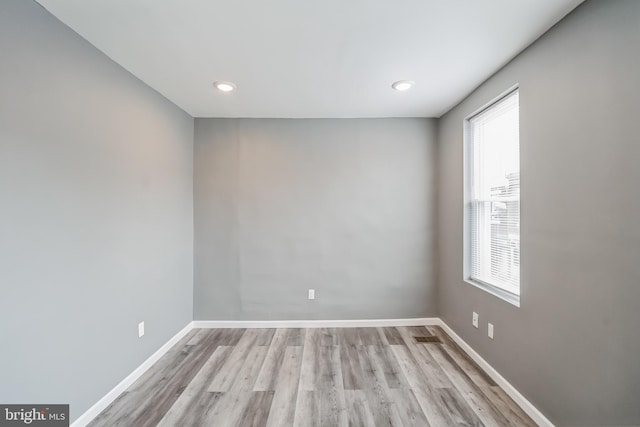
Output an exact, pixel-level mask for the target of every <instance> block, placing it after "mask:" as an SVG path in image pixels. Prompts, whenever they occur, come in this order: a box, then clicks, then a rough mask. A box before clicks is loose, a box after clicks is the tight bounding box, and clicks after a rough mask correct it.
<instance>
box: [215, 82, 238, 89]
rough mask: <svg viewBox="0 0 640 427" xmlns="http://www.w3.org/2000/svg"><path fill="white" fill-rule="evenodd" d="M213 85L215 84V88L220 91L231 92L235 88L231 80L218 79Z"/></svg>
mask: <svg viewBox="0 0 640 427" xmlns="http://www.w3.org/2000/svg"><path fill="white" fill-rule="evenodd" d="M213 86H215V88H216V89H218V90H219V91H220V92H231V91H233V90H235V89H236V85H234V84H233V83H231V82H223V81H219V82H215V83H214V84H213Z"/></svg>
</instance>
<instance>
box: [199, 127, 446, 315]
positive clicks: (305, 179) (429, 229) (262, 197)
mask: <svg viewBox="0 0 640 427" xmlns="http://www.w3.org/2000/svg"><path fill="white" fill-rule="evenodd" d="M435 131H436V128H435V121H434V120H429V119H335V120H332V119H328V120H277V119H264V120H262V119H196V125H195V174H194V188H195V190H194V194H195V207H194V213H195V222H194V224H195V289H194V301H195V304H194V314H195V318H196V319H200V320H211V319H214V320H218V319H243V320H246V319H263V320H268V319H371V318H407V317H422V316H434V315H436V308H435V296H434V281H433V262H432V255H433V254H432V247H433V239H434V234H433V228H434V223H433V216H434V209H435V208H434V203H433V197H434V159H435V153H434V144H435ZM308 288H313V289H315V290H316V300H314V301H310V300H307V289H308Z"/></svg>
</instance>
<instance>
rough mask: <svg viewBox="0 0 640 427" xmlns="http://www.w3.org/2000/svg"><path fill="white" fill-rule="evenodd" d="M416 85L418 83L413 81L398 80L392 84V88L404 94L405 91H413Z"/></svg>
mask: <svg viewBox="0 0 640 427" xmlns="http://www.w3.org/2000/svg"><path fill="white" fill-rule="evenodd" d="M414 84H416V82H412V81H411V80H398V81H397V82H395V83H394V84H392V85H391V87H392V88H394V89H395V90H399V91H400V92H404V91H405V90H409V89H411V88H412V87H413V85H414Z"/></svg>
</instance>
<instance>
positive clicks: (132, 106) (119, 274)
mask: <svg viewBox="0 0 640 427" xmlns="http://www.w3.org/2000/svg"><path fill="white" fill-rule="evenodd" d="M0 52H1V53H2V60H1V61H0V291H1V292H2V296H1V297H0V342H1V343H2V344H1V348H2V349H1V350H0V402H3V403H70V404H71V414H72V418H76V417H77V416H79V415H80V414H81V413H82V412H84V411H85V410H86V409H88V408H89V407H90V406H91V405H92V404H94V403H95V402H96V401H97V400H98V399H99V398H101V397H102V396H104V394H105V393H106V392H108V391H109V390H110V389H111V388H113V387H114V386H115V385H116V384H117V383H118V382H119V381H120V380H122V379H123V378H124V377H125V376H126V375H128V374H129V373H131V371H133V369H134V368H136V367H137V366H138V365H139V364H140V363H142V362H143V361H144V360H145V359H146V358H147V357H148V356H150V355H151V354H152V353H153V352H154V351H155V350H157V349H158V348H159V347H160V346H161V345H162V344H164V343H165V342H166V341H167V340H168V339H169V338H170V337H171V336H173V335H174V334H175V333H176V332H178V331H179V330H180V329H182V328H183V327H184V326H185V325H187V323H188V322H189V321H191V319H192V295H193V294H192V283H193V267H192V266H193V257H192V253H193V237H192V236H193V234H192V233H193V219H192V218H193V216H192V215H193V204H192V201H193V197H192V195H193V192H192V176H193V174H192V173H193V163H192V161H193V148H192V147H193V146H192V141H193V119H192V118H191V117H190V116H188V115H187V114H185V113H184V112H183V111H181V110H179V109H178V108H177V107H175V106H174V105H173V104H171V103H170V102H168V101H167V100H165V99H164V98H163V97H161V96H160V95H159V94H158V93H156V92H155V91H153V90H152V89H150V88H149V87H147V86H145V85H144V84H143V83H141V82H140V81H139V80H137V79H135V78H134V77H133V76H131V75H130V74H129V73H127V72H126V71H125V70H123V69H122V68H121V67H120V66H118V65H116V64H115V63H113V62H112V61H111V60H109V59H108V58H107V57H105V56H104V55H102V54H101V53H100V52H98V51H97V50H96V49H95V48H94V47H92V46H91V45H90V44H89V43H87V42H86V41H84V40H83V39H82V38H80V36H78V35H77V34H76V33H74V32H73V31H71V30H70V29H69V28H67V27H66V26H64V25H63V24H61V23H60V22H59V21H58V20H56V19H55V18H54V17H53V16H51V15H50V14H49V13H47V12H46V11H45V10H44V9H42V8H41V7H40V6H38V5H37V4H36V3H35V2H32V1H25V0H3V1H2V2H0ZM142 320H144V321H145V322H146V329H147V331H146V335H145V336H144V337H143V338H142V339H138V337H137V323H138V322H139V321H142Z"/></svg>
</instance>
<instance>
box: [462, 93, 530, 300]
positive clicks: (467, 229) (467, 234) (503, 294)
mask: <svg viewBox="0 0 640 427" xmlns="http://www.w3.org/2000/svg"><path fill="white" fill-rule="evenodd" d="M514 93H518V98H519V96H520V86H519V85H518V84H516V85H514V86H512V87H510V88H509V89H507V90H506V91H504V92H502V93H501V94H500V95H498V96H497V97H495V98H494V99H492V100H491V101H489V102H488V103H486V104H484V105H483V106H482V107H481V108H479V109H477V110H476V111H474V112H473V113H471V114H469V115H468V116H467V117H466V118H465V119H464V128H463V157H464V159H463V170H464V177H463V188H464V190H463V192H464V197H463V280H464V281H465V282H466V283H469V284H471V285H473V286H475V287H477V288H480V289H482V290H484V291H486V292H488V293H489V294H492V295H494V296H496V297H498V298H500V299H502V300H504V301H506V302H508V303H510V304H513V305H515V306H516V307H520V296H521V294H522V283H520V286H519V290H520V292H519V293H518V294H516V293H513V292H509V291H507V290H505V289H503V288H501V287H498V286H496V285H493V284H491V283H487V282H485V281H482V280H479V279H476V278H472V277H471V263H472V259H471V226H470V216H471V212H470V210H471V209H470V204H471V201H472V200H473V197H472V194H471V193H472V191H473V181H472V180H473V124H472V120H473V119H474V118H475V117H477V116H478V115H479V114H482V113H484V112H485V111H487V110H489V109H491V108H492V107H494V106H495V105H497V104H499V103H500V102H501V101H503V100H504V99H506V98H508V97H509V96H511V95H513V94H514ZM518 123H520V114H518ZM518 144H519V145H520V135H518ZM520 178H522V175H520ZM519 202H520V203H522V199H521V198H520V199H519ZM519 224H520V245H521V247H520V254H521V255H522V228H521V226H522V209H520V216H519ZM521 262H522V256H521V257H520V263H521ZM521 277H522V273H520V278H521Z"/></svg>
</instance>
